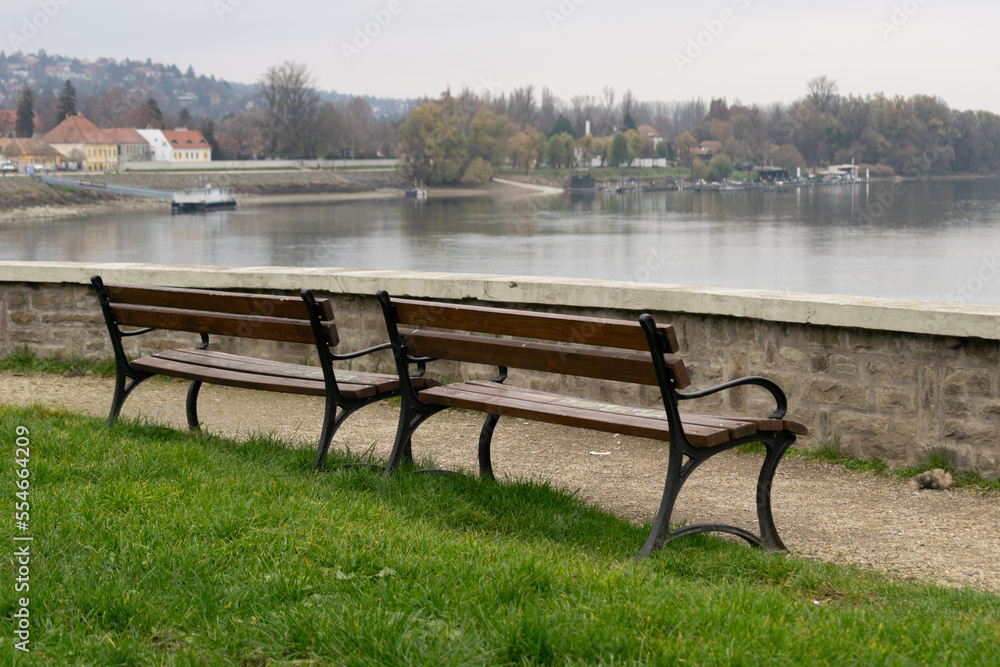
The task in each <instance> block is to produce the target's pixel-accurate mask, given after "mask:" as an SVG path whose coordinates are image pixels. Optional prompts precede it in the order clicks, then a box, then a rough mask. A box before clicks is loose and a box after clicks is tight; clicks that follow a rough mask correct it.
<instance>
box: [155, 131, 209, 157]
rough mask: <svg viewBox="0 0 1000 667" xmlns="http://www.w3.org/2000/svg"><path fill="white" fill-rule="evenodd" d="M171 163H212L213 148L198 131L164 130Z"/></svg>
mask: <svg viewBox="0 0 1000 667" xmlns="http://www.w3.org/2000/svg"><path fill="white" fill-rule="evenodd" d="M163 136H164V137H166V139H167V143H169V144H170V150H171V156H170V161H171V162H211V161H212V147H211V146H210V145H209V144H208V142H207V141H205V137H203V136H202V134H201V132H198V131H197V130H163Z"/></svg>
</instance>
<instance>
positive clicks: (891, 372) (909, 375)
mask: <svg viewBox="0 0 1000 667" xmlns="http://www.w3.org/2000/svg"><path fill="white" fill-rule="evenodd" d="M864 369H865V371H866V372H867V373H868V375H869V376H871V377H872V378H873V379H875V380H877V381H878V382H883V383H888V384H909V383H915V382H916V381H917V366H916V364H914V363H913V362H911V361H908V360H906V359H894V360H893V361H892V363H890V362H887V361H868V362H866V363H865V364H864Z"/></svg>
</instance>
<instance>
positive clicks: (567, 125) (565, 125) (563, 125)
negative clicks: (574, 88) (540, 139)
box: [549, 114, 576, 139]
mask: <svg viewBox="0 0 1000 667" xmlns="http://www.w3.org/2000/svg"><path fill="white" fill-rule="evenodd" d="M563 132H565V133H567V134H569V135H570V136H571V137H573V138H574V139H576V132H575V131H574V130H573V123H571V122H569V119H568V118H566V116H564V115H562V114H559V118H557V119H556V124H555V125H553V126H552V131H551V132H549V137H555V136H558V135H560V134H562V133H563Z"/></svg>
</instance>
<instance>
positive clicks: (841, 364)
mask: <svg viewBox="0 0 1000 667" xmlns="http://www.w3.org/2000/svg"><path fill="white" fill-rule="evenodd" d="M834 369H835V370H836V372H837V374H838V375H857V374H858V365H857V363H855V361H854V359H851V358H850V357H844V356H837V357H835V358H834Z"/></svg>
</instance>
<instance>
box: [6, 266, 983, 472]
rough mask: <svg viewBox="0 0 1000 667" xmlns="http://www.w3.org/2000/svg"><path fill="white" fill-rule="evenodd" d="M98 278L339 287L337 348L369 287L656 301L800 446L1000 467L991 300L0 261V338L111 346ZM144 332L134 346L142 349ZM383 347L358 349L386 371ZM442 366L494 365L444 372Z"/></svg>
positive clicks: (235, 344)
mask: <svg viewBox="0 0 1000 667" xmlns="http://www.w3.org/2000/svg"><path fill="white" fill-rule="evenodd" d="M93 273H100V274H102V275H103V276H104V279H105V281H106V282H121V283H133V284H146V285H171V286H178V287H206V288H212V289H230V290H241V291H251V292H267V293H283V294H293V295H294V294H297V293H298V290H299V289H300V288H301V287H306V286H307V287H311V288H312V289H314V290H315V291H316V292H317V294H318V296H329V297H330V298H332V299H333V300H334V307H335V312H336V321H337V323H338V327H339V330H340V333H341V345H340V348H339V349H341V350H352V349H358V348H361V347H367V346H370V345H375V344H378V343H381V342H383V341H384V340H385V330H384V326H383V324H382V317H381V311H380V309H379V307H378V303H377V301H376V300H375V298H374V296H373V295H374V293H375V292H376V290H377V289H380V288H384V289H387V290H389V292H390V293H391V294H394V295H396V296H411V297H428V298H436V299H447V300H462V301H463V302H468V303H480V304H485V305H494V306H509V307H516V308H525V309H535V310H549V311H557V312H572V313H578V314H586V315H594V316H601V317H614V318H623V319H629V320H635V319H636V318H637V317H638V314H639V313H641V312H651V313H652V314H653V315H654V317H656V319H657V321H658V322H664V323H666V322H669V323H672V324H673V325H674V326H675V327H676V329H677V332H678V337H679V339H680V344H681V356H682V357H683V358H684V360H685V362H686V364H687V366H688V368H689V371H690V374H691V376H692V380H693V387H692V389H702V388H706V387H709V386H712V385H715V384H718V383H720V382H723V381H726V380H730V379H735V378H739V377H743V376H746V375H764V376H767V377H770V378H772V379H774V380H775V381H777V382H778V383H779V384H780V385H781V386H782V388H783V389H784V390H785V392H786V393H787V395H788V399H789V406H790V409H789V415H790V417H791V418H793V419H795V420H797V421H801V422H803V423H805V424H806V425H807V426H808V427H809V428H810V430H811V434H810V436H808V437H807V438H803V439H802V440H801V442H802V443H803V444H805V445H807V446H810V445H815V444H817V443H822V442H827V441H830V440H833V439H838V440H839V441H840V443H841V447H842V449H843V450H844V451H846V452H847V453H850V454H852V455H855V456H862V457H875V456H877V457H880V458H882V459H885V460H887V461H888V462H889V463H890V464H891V465H894V466H899V465H905V464H909V463H913V462H915V461H916V460H917V459H918V458H919V457H920V456H921V455H923V454H924V453H925V452H926V451H927V450H928V449H930V448H942V447H944V448H947V449H948V450H950V452H951V453H952V454H953V455H954V456H955V458H956V461H957V463H958V465H959V466H960V467H962V468H974V469H977V470H979V471H980V472H982V473H983V474H985V475H987V476H996V475H997V474H998V473H1000V335H998V334H1000V308H987V307H973V306H961V305H944V304H920V303H908V302H899V301H889V300H872V299H848V298H844V297H825V296H819V295H795V294H776V293H766V292H750V291H737V290H708V289H691V288H676V287H669V286H651V285H644V284H635V283H632V284H629V283H608V282H602V281H582V280H561V279H560V280H557V279H540V278H526V277H517V276H469V275H449V274H420V273H412V272H407V273H404V272H386V271H340V270H325V269H286V268H263V269H259V268H218V267H212V268H207V267H205V268H199V267H182V266H172V267H157V266H147V265H84V264H40V263H18V262H0V351H3V350H9V349H11V348H13V347H15V346H17V345H21V344H27V345H29V346H30V347H31V348H32V349H33V350H35V351H36V352H37V353H39V354H42V355H57V356H75V357H86V358H90V359H95V358H104V357H107V356H109V355H110V354H111V348H110V344H109V341H108V335H107V332H106V330H105V328H104V322H103V318H102V317H101V314H100V309H99V306H98V304H97V299H96V296H95V295H94V292H93V288H92V287H90V285H89V284H88V278H89V276H90V275H91V274H93ZM196 341H197V338H196V337H194V336H193V335H191V334H181V333H172V332H163V333H160V332H158V333H156V334H150V335H148V336H143V337H140V338H138V339H131V341H130V342H129V346H130V353H132V354H138V353H139V352H140V351H142V352H148V351H151V350H153V349H157V348H162V347H170V346H176V345H178V344H191V343H193V342H196ZM215 344H216V345H217V346H219V349H222V350H224V351H229V352H235V353H250V354H256V355H262V356H265V357H268V358H274V359H281V360H285V361H294V362H306V363H315V352H314V351H312V350H310V349H309V347H308V346H302V345H282V344H276V343H264V342H256V341H246V340H234V339H222V340H219V341H216V343H215ZM140 345H141V347H140ZM391 363H392V362H391V357H390V356H389V355H388V353H382V354H381V355H379V356H377V357H374V358H372V357H369V358H364V359H362V360H360V361H357V362H355V366H354V367H355V368H357V369H371V368H379V369H382V370H389V369H391ZM439 372H440V373H442V374H443V375H444V376H458V375H463V374H468V373H474V374H477V375H479V376H480V377H489V376H491V374H492V370H491V369H488V368H455V367H453V366H450V367H446V368H443V369H440V370H439ZM511 381H513V382H516V383H521V382H523V383H527V384H528V385H530V386H534V387H539V388H549V389H560V390H563V391H569V392H573V393H581V394H582V395H585V396H587V397H594V398H602V399H612V400H619V401H639V402H643V403H646V402H649V403H655V401H656V400H657V394H656V392H655V390H651V389H649V388H644V389H639V390H636V389H634V388H623V387H621V386H616V385H613V384H611V383H597V382H592V381H588V380H574V379H570V380H565V379H561V378H559V377H558V376H551V375H540V374H534V375H530V376H521V377H520V378H518V376H516V375H513V374H512V378H511ZM690 409H696V410H700V411H706V412H725V413H734V414H743V413H748V414H755V415H759V414H762V413H763V414H766V413H767V412H769V411H770V410H771V409H772V408H771V403H770V399H769V396H768V395H767V394H766V392H763V391H761V390H758V389H754V388H748V389H739V390H734V391H729V392H724V393H722V394H718V395H716V396H714V397H712V398H711V399H702V400H701V401H699V402H697V403H692V404H691V405H690Z"/></svg>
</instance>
